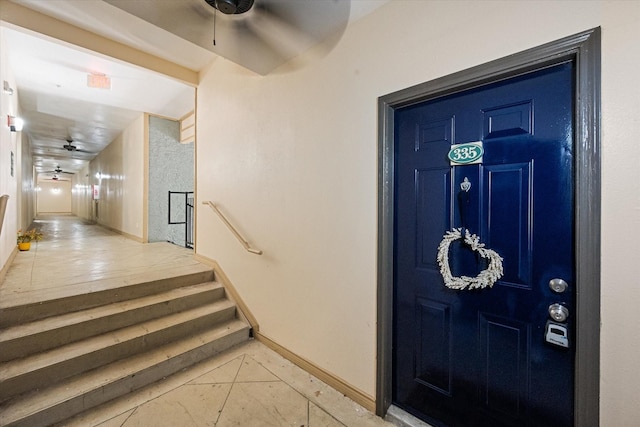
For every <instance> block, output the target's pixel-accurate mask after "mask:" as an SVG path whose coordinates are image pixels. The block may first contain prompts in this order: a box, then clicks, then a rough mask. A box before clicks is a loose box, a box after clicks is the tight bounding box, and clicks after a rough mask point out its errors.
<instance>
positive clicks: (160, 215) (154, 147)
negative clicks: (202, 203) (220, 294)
mask: <svg viewBox="0 0 640 427" xmlns="http://www.w3.org/2000/svg"><path fill="white" fill-rule="evenodd" d="M193 146H194V144H193V143H189V144H181V143H180V122H178V121H176V120H169V119H165V118H162V117H155V116H149V185H148V187H149V194H148V198H149V209H148V210H149V216H148V240H149V242H167V241H169V242H172V243H175V244H177V245H181V246H184V244H185V239H186V236H185V226H184V225H183V224H168V222H169V221H168V218H169V201H168V192H169V191H193V187H194V185H193V179H194V176H193V169H194V148H193ZM171 211H172V212H171V221H172V222H180V221H183V220H184V219H185V215H186V212H185V198H184V195H182V194H176V195H173V197H172V200H171Z"/></svg>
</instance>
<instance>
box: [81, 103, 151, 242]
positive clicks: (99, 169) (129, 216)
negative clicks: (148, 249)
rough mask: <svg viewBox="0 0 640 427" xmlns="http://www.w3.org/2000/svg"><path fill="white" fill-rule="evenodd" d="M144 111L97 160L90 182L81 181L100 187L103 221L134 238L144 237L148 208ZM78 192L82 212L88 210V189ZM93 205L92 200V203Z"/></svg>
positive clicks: (100, 218) (99, 202)
mask: <svg viewBox="0 0 640 427" xmlns="http://www.w3.org/2000/svg"><path fill="white" fill-rule="evenodd" d="M144 126H145V122H144V114H142V113H141V114H140V116H139V117H138V118H137V119H136V120H135V121H134V122H133V123H132V124H131V125H129V127H127V129H125V131H124V132H123V133H122V134H121V135H119V136H118V137H117V138H116V139H114V140H113V141H112V142H111V144H109V146H107V148H105V149H104V150H103V151H102V152H101V153H100V154H99V155H98V157H96V158H95V159H94V160H92V161H91V164H90V166H89V170H88V173H87V174H88V180H89V182H87V181H86V180H85V179H84V178H82V177H79V178H78V180H79V182H78V183H79V184H81V185H92V184H94V185H95V184H97V185H99V186H100V199H99V201H98V202H97V203H98V206H99V207H98V218H95V219H96V220H97V221H98V223H99V224H102V225H105V226H107V227H109V228H112V229H114V230H117V231H121V232H123V233H125V234H127V235H129V236H131V237H134V238H137V239H140V240H141V239H142V237H143V222H144V216H143V207H144V191H143V189H144V160H143V159H144V145H145V143H144ZM87 188H88V187H85V191H84V192H81V191H79V192H78V193H77V197H78V199H77V203H78V205H77V206H78V212H85V213H86V209H87V208H86V206H87V205H86V203H87V198H89V199H90V197H91V194H90V192H89V191H86V189H87ZM90 204H91V202H90Z"/></svg>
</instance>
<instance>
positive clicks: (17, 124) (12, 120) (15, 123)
mask: <svg viewBox="0 0 640 427" xmlns="http://www.w3.org/2000/svg"><path fill="white" fill-rule="evenodd" d="M7 126H9V130H10V131H11V132H20V131H22V127H23V126H24V120H22V119H21V118H20V117H14V116H7Z"/></svg>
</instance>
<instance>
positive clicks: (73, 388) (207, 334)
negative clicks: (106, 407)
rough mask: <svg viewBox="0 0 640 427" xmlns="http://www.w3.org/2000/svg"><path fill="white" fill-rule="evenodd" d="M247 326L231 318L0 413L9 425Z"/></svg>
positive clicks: (5, 406) (17, 401)
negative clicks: (194, 334)
mask: <svg viewBox="0 0 640 427" xmlns="http://www.w3.org/2000/svg"><path fill="white" fill-rule="evenodd" d="M245 329H246V330H247V331H248V330H249V325H247V324H246V323H245V322H243V321H241V320H238V319H233V320H229V321H228V322H226V323H224V324H221V325H218V326H216V327H214V328H211V329H208V330H206V331H203V332H201V333H199V334H198V335H196V336H192V337H188V338H184V339H181V340H178V341H174V342H172V343H169V344H165V345H163V346H160V347H157V348H155V349H152V350H149V351H147V352H144V353H140V354H137V355H135V356H132V357H129V358H126V359H123V360H119V361H116V362H112V363H110V364H108V365H105V366H103V367H100V368H98V369H94V370H92V371H88V372H85V373H83V374H80V375H76V376H74V377H71V378H68V379H65V380H63V381H60V382H58V383H56V384H54V385H51V386H48V387H45V388H42V389H39V390H35V391H33V392H29V393H27V394H24V395H21V396H17V397H15V398H12V399H11V400H9V401H7V402H4V403H2V404H0V412H2V414H3V417H2V418H3V419H2V423H3V425H6V424H10V423H12V422H15V421H17V420H20V419H23V418H25V417H27V416H29V415H32V414H35V413H38V412H40V411H43V410H46V409H47V408H50V407H53V406H55V405H56V404H59V403H62V402H66V401H68V400H70V399H72V398H74V397H78V396H81V395H83V394H86V393H88V392H90V391H92V390H96V389H98V388H100V387H103V386H105V385H107V384H111V383H114V382H116V381H118V380H121V379H124V378H127V377H129V376H134V375H135V374H136V373H137V372H141V371H142V370H144V369H146V368H150V367H153V366H154V365H156V364H158V363H161V362H164V361H166V360H168V359H171V358H175V357H178V356H179V355H181V354H184V353H187V352H188V351H190V350H195V349H197V348H198V347H201V346H202V345H204V344H206V343H210V342H213V341H215V340H217V339H219V338H222V337H224V336H227V335H230V334H233V333H239V332H241V331H242V330H245Z"/></svg>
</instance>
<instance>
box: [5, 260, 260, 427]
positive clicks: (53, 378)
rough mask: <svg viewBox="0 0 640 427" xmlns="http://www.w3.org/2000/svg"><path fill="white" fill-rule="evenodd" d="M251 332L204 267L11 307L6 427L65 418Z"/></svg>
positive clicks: (7, 335)
mask: <svg viewBox="0 0 640 427" xmlns="http://www.w3.org/2000/svg"><path fill="white" fill-rule="evenodd" d="M152 276H153V275H152ZM249 330H250V326H249V325H248V323H247V322H246V321H245V320H243V319H242V318H241V317H240V315H239V313H238V312H237V310H236V306H235V304H234V303H233V302H232V301H230V300H229V299H228V298H227V297H226V296H225V290H224V288H223V287H222V286H221V285H220V284H218V283H217V282H215V281H214V274H213V271H212V270H208V269H201V270H199V271H195V272H192V273H187V274H185V273H184V272H181V273H180V275H177V276H171V275H169V277H162V278H157V277H156V278H154V277H151V278H143V275H138V276H137V277H136V278H134V279H131V280H127V281H125V283H123V284H122V286H118V287H109V286H105V287H104V288H101V289H100V290H94V291H92V292H87V293H82V294H76V295H69V296H65V297H61V298H54V299H50V300H46V301H40V302H38V303H29V304H26V303H25V304H22V305H16V306H13V307H9V308H7V307H5V308H3V309H2V310H1V311H0V426H29V427H34V426H45V425H51V424H53V423H56V422H59V421H62V420H65V419H67V418H69V417H71V416H73V415H76V414H78V413H80V412H83V411H85V410H87V409H89V408H92V407H95V406H97V405H100V404H102V403H104V402H107V401H109V400H111V399H114V398H116V397H119V396H122V395H124V394H126V393H128V392H131V391H134V390H137V389H140V388H141V387H144V386H146V385H148V384H151V383H153V382H155V381H158V380H160V379H162V378H164V377H167V376H168V375H171V374H173V373H175V372H177V371H180V370H182V369H184V368H186V367H188V366H190V365H193V364H195V363H197V362H199V361H201V360H204V359H206V358H208V357H210V356H212V355H214V354H216V353H218V352H220V351H223V350H225V349H227V348H229V347H231V346H233V345H235V344H239V343H240V342H243V341H245V340H247V339H248V338H249Z"/></svg>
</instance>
